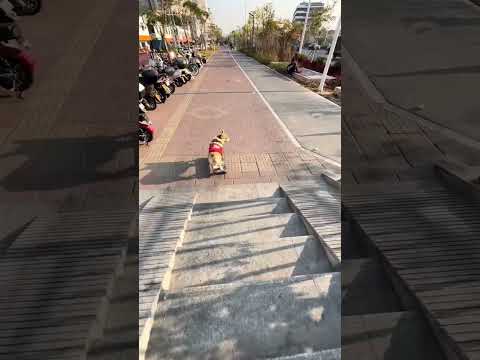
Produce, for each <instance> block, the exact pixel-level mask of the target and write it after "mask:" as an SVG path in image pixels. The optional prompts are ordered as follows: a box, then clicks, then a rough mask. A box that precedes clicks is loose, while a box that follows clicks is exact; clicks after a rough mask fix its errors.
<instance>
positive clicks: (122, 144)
mask: <svg viewBox="0 0 480 360" xmlns="http://www.w3.org/2000/svg"><path fill="white" fill-rule="evenodd" d="M16 145H17V148H16V149H15V150H14V151H10V152H8V153H3V154H0V161H2V162H7V161H9V160H10V159H12V158H15V157H20V158H21V157H24V158H26V160H24V161H23V163H22V160H17V159H14V160H13V161H16V162H19V163H21V165H20V166H19V167H17V168H16V169H15V170H13V171H12V172H10V173H9V174H8V175H7V176H6V177H4V178H3V179H1V180H0V186H2V187H4V188H5V189H6V190H7V191H12V192H18V191H28V190H55V189H63V188H68V187H73V186H77V185H82V184H86V183H95V182H99V181H102V180H108V179H115V180H118V179H120V178H126V177H131V176H136V174H137V172H138V166H137V163H138V156H137V152H136V151H137V150H136V149H137V148H138V145H137V140H136V134H127V135H125V136H95V137H90V138H64V139H35V140H25V141H19V142H17V143H16ZM125 150H127V152H126V153H125ZM128 150H131V152H129V151H128ZM120 152H122V153H121V154H120ZM122 157H124V158H128V159H127V161H122ZM132 160H133V161H132ZM121 163H127V164H133V166H129V167H126V168H121V167H120V166H119V164H121ZM101 167H103V169H101Z"/></svg>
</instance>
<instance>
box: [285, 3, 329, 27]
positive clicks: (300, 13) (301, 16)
mask: <svg viewBox="0 0 480 360" xmlns="http://www.w3.org/2000/svg"><path fill="white" fill-rule="evenodd" d="M324 8H325V3H324V2H321V1H315V2H313V1H312V3H311V4H310V14H309V16H308V19H309V20H310V19H311V17H312V16H313V15H314V14H315V12H316V11H318V10H321V9H324ZM307 10H308V1H303V2H301V3H300V4H298V5H297V7H296V9H295V11H294V13H293V21H294V22H301V23H304V22H305V19H306V17H307Z"/></svg>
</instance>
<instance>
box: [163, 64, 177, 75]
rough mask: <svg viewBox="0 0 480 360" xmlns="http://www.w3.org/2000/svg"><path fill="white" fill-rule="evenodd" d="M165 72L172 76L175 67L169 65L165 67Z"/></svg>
mask: <svg viewBox="0 0 480 360" xmlns="http://www.w3.org/2000/svg"><path fill="white" fill-rule="evenodd" d="M165 74H167V75H168V76H172V75H173V74H175V68H174V67H173V66H167V67H166V68H165Z"/></svg>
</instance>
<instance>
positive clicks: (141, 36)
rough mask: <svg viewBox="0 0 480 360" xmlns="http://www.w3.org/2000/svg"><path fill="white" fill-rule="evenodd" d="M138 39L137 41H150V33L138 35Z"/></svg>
mask: <svg viewBox="0 0 480 360" xmlns="http://www.w3.org/2000/svg"><path fill="white" fill-rule="evenodd" d="M138 40H139V41H150V40H152V37H151V36H150V35H138Z"/></svg>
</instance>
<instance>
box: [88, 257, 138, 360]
mask: <svg viewBox="0 0 480 360" xmlns="http://www.w3.org/2000/svg"><path fill="white" fill-rule="evenodd" d="M132 252H133V251H132ZM137 288H138V255H137V254H134V253H132V254H129V256H128V257H127V262H126V266H125V271H124V273H123V274H122V276H121V277H119V278H118V280H117V282H116V284H115V286H114V289H113V292H112V297H111V300H110V303H109V308H108V312H107V316H106V322H105V328H104V330H103V336H102V337H101V338H100V339H99V340H97V341H95V343H94V344H93V345H92V347H91V349H90V351H89V353H88V357H87V359H88V360H100V359H102V360H108V359H112V360H114V359H122V358H123V359H133V358H136V357H137V356H138V313H137V312H136V311H132V309H134V308H137V307H138V291H137Z"/></svg>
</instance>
